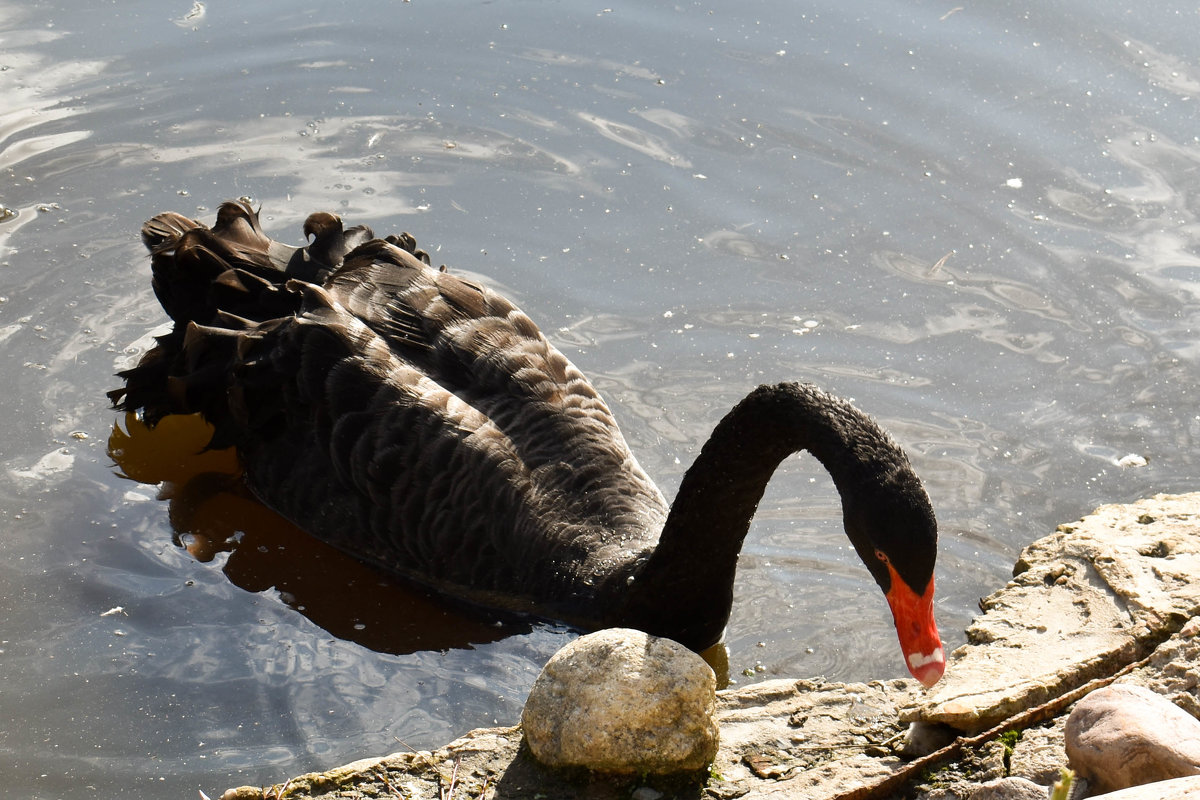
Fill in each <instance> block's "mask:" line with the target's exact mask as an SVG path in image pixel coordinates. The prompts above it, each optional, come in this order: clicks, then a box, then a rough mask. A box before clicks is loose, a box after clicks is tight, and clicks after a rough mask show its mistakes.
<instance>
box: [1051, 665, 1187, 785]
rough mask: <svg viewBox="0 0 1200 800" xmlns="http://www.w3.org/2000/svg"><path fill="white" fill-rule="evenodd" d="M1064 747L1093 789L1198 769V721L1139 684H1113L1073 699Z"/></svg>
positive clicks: (1185, 773) (1158, 778) (1160, 779)
mask: <svg viewBox="0 0 1200 800" xmlns="http://www.w3.org/2000/svg"><path fill="white" fill-rule="evenodd" d="M1066 747H1067V757H1068V758H1069V759H1070V761H1071V767H1072V769H1074V770H1075V771H1076V772H1077V773H1078V774H1079V775H1081V776H1083V777H1084V778H1086V779H1087V781H1088V783H1089V785H1090V787H1091V789H1092V791H1093V792H1113V791H1116V790H1118V789H1125V788H1127V787H1130V786H1138V785H1140V784H1143V783H1152V782H1154V781H1164V780H1167V779H1170V778H1180V777H1184V776H1188V775H1200V721H1197V720H1196V719H1195V718H1194V717H1192V716H1190V715H1189V714H1187V713H1186V712H1184V711H1183V710H1181V709H1180V708H1179V707H1177V706H1176V705H1174V704H1173V703H1171V702H1169V701H1168V700H1166V699H1164V698H1162V697H1161V696H1159V695H1157V694H1155V693H1154V692H1152V691H1150V690H1149V689H1145V688H1142V687H1141V686H1130V685H1126V684H1114V685H1112V686H1107V687H1105V688H1103V689H1097V690H1096V691H1094V692H1092V693H1091V694H1089V695H1088V696H1087V697H1085V698H1083V699H1082V700H1080V701H1079V702H1078V703H1076V704H1075V708H1073V709H1072V710H1071V715H1070V716H1069V717H1068V718H1067V728H1066Z"/></svg>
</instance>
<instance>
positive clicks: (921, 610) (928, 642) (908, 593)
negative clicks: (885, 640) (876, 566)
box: [887, 564, 946, 689]
mask: <svg viewBox="0 0 1200 800" xmlns="http://www.w3.org/2000/svg"><path fill="white" fill-rule="evenodd" d="M888 571H889V572H891V574H892V588H891V591H889V592H888V593H887V601H888V605H889V606H891V608H892V619H893V621H895V623H896V634H897V635H898V636H899V637H900V649H901V650H903V651H904V661H905V663H906V664H907V666H908V671H909V672H911V673H912V676H913V677H914V678H916V679H917V680H919V681H920V682H921V683H922V684H923V685H924V686H925V688H927V689H928V688H930V687H931V686H933V685H934V684H935V683H937V682H938V680H939V679H940V678H941V677H942V673H943V672H945V671H946V653H945V651H944V650H943V649H942V639H941V637H940V636H938V629H937V620H935V619H934V618H933V578H930V579H929V585H928V586H927V587H925V593H924V594H917V593H916V592H915V591H913V590H912V589H911V588H910V587H909V585H908V584H907V583H905V582H904V581H903V580H901V578H900V576H899V575H897V574H896V570H895V569H893V568H892V565H891V564H888Z"/></svg>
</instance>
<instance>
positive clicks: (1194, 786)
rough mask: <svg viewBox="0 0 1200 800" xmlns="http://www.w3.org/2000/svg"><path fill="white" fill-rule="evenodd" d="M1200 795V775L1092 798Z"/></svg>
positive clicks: (1172, 799) (1154, 799)
mask: <svg viewBox="0 0 1200 800" xmlns="http://www.w3.org/2000/svg"><path fill="white" fill-rule="evenodd" d="M1197 797H1200V777H1197V776H1193V777H1190V778H1173V779H1172V780H1169V781H1158V782H1157V783H1144V784H1142V785H1141V786H1134V787H1133V788H1130V789H1121V790H1120V791H1117V792H1110V793H1109V794H1094V795H1092V800H1196V798H1197Z"/></svg>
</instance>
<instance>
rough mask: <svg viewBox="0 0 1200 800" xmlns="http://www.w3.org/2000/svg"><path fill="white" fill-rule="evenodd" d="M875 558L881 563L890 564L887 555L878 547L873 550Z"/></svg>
mask: <svg viewBox="0 0 1200 800" xmlns="http://www.w3.org/2000/svg"><path fill="white" fill-rule="evenodd" d="M875 557H876V558H878V559H879V560H880V561H882V562H883V563H884V564H890V563H891V562H890V561H888V557H887V553H885V552H883V551H882V550H880V549H879V548H878V547H877V548H875Z"/></svg>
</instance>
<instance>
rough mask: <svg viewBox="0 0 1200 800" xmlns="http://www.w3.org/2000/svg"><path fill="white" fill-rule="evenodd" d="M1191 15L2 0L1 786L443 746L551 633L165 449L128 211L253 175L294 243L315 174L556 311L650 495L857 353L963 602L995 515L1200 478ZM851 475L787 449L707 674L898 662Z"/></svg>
mask: <svg viewBox="0 0 1200 800" xmlns="http://www.w3.org/2000/svg"><path fill="white" fill-rule="evenodd" d="M0 1H2V0H0ZM69 6H74V7H69ZM1127 7H1128V8H1127ZM1198 29H1200V14H1198V12H1197V11H1196V7H1195V4H1194V3H1192V4H1188V3H1179V2H1164V3H1151V4H1144V3H1143V4H1138V5H1137V7H1136V10H1134V9H1133V7H1132V6H1131V5H1130V4H1127V3H1115V2H1107V1H1102V2H1094V1H1089V2H1083V1H1082V0H1076V2H1050V3H1042V4H1035V5H1033V6H1031V5H1030V4H1027V3H1026V4H1018V3H1006V2H995V3H987V4H962V5H957V4H955V3H953V2H944V3H940V4H939V3H927V2H883V1H875V2H872V1H871V0H849V1H848V2H847V1H846V0H842V1H841V2H837V3H824V2H820V3H808V4H804V3H796V2H792V0H786V1H784V0H780V1H779V2H744V3H737V4H732V3H729V4H694V3H691V2H686V3H682V4H677V5H672V6H669V5H666V4H646V3H631V4H625V5H621V4H613V3H609V2H606V3H605V4H588V3H581V2H577V1H575V0H572V1H571V2H559V3H550V2H493V3H479V2H472V3H460V2H442V3H434V2H427V1H423V0H413V2H406V3H399V2H397V3H386V2H367V3H353V4H351V3H345V4H334V3H329V4H323V5H320V6H315V7H314V6H298V5H296V4H294V3H280V2H264V3H256V4H242V7H239V8H235V4H226V3H217V2H208V3H196V4H195V5H191V4H190V3H189V2H179V3H175V4H163V3H150V2H122V3H120V4H115V3H114V4H97V3H82V2H77V0H76V2H74V3H71V2H67V3H59V4H54V5H51V4H27V3H22V4H15V3H11V2H2V4H0V180H2V183H0V186H2V187H3V188H2V189H0V205H2V206H3V210H0V370H2V375H3V380H4V384H5V386H4V389H3V391H2V392H0V410H2V412H3V418H4V419H5V420H6V421H7V425H6V426H5V436H4V437H3V442H2V443H0V461H2V466H3V470H2V471H0V522H2V528H0V619H2V620H3V622H2V623H0V719H3V720H4V721H5V722H4V724H3V725H2V726H0V772H2V773H3V774H4V776H5V784H6V791H8V792H10V793H11V794H12V796H14V797H18V796H20V797H46V798H51V797H53V798H74V797H80V798H82V797H93V796H113V795H114V793H115V792H116V791H118V790H119V789H121V788H123V787H134V788H135V789H136V793H137V794H138V795H139V796H146V797H150V796H161V797H168V796H172V797H177V796H192V797H194V796H195V791H196V789H198V788H199V789H203V790H205V791H206V792H208V793H209V794H210V795H213V796H215V795H216V794H217V793H219V792H220V791H221V790H223V789H224V788H226V787H228V786H232V785H236V784H241V783H269V782H273V781H278V780H282V779H284V778H285V777H287V776H288V775H290V774H293V773H298V772H302V771H306V770H310V769H318V768H322V767H329V766H332V765H335V764H338V763H341V762H344V761H346V760H350V759H352V758H356V757H360V756H365V755H369V754H380V753H384V752H391V751H394V750H398V749H403V747H404V746H406V745H408V746H412V747H428V746H430V745H435V744H438V743H442V742H444V741H446V740H448V739H449V738H451V737H453V736H455V735H457V734H460V733H462V732H464V731H466V730H467V729H469V728H472V727H475V726H479V725H486V724H492V723H493V722H495V723H501V724H510V723H512V722H514V721H515V720H516V719H517V717H518V714H519V709H520V704H521V701H522V699H523V697H524V695H525V693H526V691H527V690H528V687H529V685H530V683H531V682H532V680H533V678H534V676H535V675H536V674H537V671H538V669H539V668H540V666H541V664H542V663H543V661H544V660H545V659H546V658H547V657H548V656H549V655H550V654H551V653H552V652H553V651H554V650H555V649H557V648H558V647H559V646H561V645H562V644H564V643H565V642H566V641H567V640H568V639H569V638H570V636H571V635H572V634H570V633H569V632H567V631H565V630H561V629H557V628H553V627H535V628H532V629H531V628H529V627H525V628H497V627H496V626H495V625H492V624H490V622H489V621H487V620H483V621H479V620H462V619H459V618H458V617H457V616H455V614H454V613H453V612H452V611H450V610H447V609H444V608H441V607H439V606H437V605H431V604H429V603H427V602H425V601H424V600H422V599H421V598H420V597H414V596H412V595H411V594H409V593H407V592H405V591H404V590H403V589H402V588H401V587H395V586H387V585H381V581H380V579H379V578H378V577H377V576H374V575H372V574H371V573H369V572H364V571H361V570H355V568H354V566H353V565H352V564H347V563H345V561H344V559H339V558H338V557H336V556H334V555H332V554H330V553H328V552H327V551H324V550H321V549H320V548H317V547H315V546H313V545H311V544H307V543H304V542H302V541H299V540H298V539H297V537H296V536H295V534H294V531H292V530H290V529H288V528H286V527H285V526H282V525H281V524H280V523H279V522H278V521H277V520H274V519H273V518H271V517H270V515H266V514H264V513H263V512H262V511H261V509H257V508H256V507H254V505H253V504H252V503H250V502H248V501H246V500H245V498H244V497H241V496H239V495H238V494H237V492H236V487H235V486H234V485H233V484H232V483H231V482H230V481H228V480H225V479H222V478H221V477H220V476H219V472H218V473H212V472H211V470H214V469H219V468H218V466H214V464H210V463H208V462H204V463H199V464H197V463H196V462H195V460H194V459H192V460H188V459H183V461H184V462H186V463H181V462H180V461H179V459H173V458H169V457H167V456H165V455H164V452H167V453H170V452H178V451H179V448H178V446H175V449H174V450H172V449H171V447H168V446H167V445H169V444H171V443H172V442H174V443H175V445H178V442H179V441H186V437H187V436H188V435H194V434H195V432H194V431H192V432H188V431H186V430H184V431H177V432H175V433H171V432H169V431H156V432H155V435H156V436H162V437H171V436H179V437H182V438H180V439H169V441H167V444H164V441H163V440H155V439H153V438H149V439H148V438H147V435H146V432H145V431H144V430H139V429H138V427H137V425H136V424H134V423H127V421H126V420H124V419H123V418H119V417H118V415H116V414H114V413H113V412H112V411H111V410H109V408H108V405H107V399H106V398H105V395H104V392H105V390H107V389H110V388H112V387H114V386H115V385H116V383H115V379H114V378H113V373H114V372H115V371H116V370H118V369H120V368H123V367H125V366H127V365H128V364H129V363H130V361H131V360H132V359H134V358H136V357H137V355H138V354H139V353H140V352H142V351H143V350H144V349H145V348H146V347H147V346H148V344H149V343H150V339H149V334H151V333H152V332H154V331H155V330H156V329H157V328H158V327H159V326H160V325H161V324H162V322H163V320H164V315H163V313H162V312H161V311H160V310H159V308H158V305H157V303H156V301H155V300H154V297H153V294H152V292H151V289H150V285H149V276H148V263H147V260H146V258H145V257H144V255H143V253H142V252H141V246H140V243H139V242H138V236H137V232H138V227H139V226H140V224H141V222H142V221H143V220H144V219H146V218H147V217H149V216H151V215H152V214H154V213H157V212H159V211H162V210H167V209H173V210H177V211H180V212H183V213H185V214H188V215H192V216H198V217H201V218H205V219H211V217H212V214H213V213H214V210H215V208H216V205H217V204H218V203H219V202H220V201H222V200H224V199H228V198H233V197H238V196H243V195H245V196H249V197H252V198H254V200H255V202H257V203H261V204H262V206H263V216H264V223H265V225H266V226H267V228H268V230H269V231H270V232H271V233H272V234H274V235H276V236H278V237H280V238H283V239H286V240H289V241H292V242H297V241H299V239H300V238H301V237H300V224H301V222H302V220H303V218H304V217H305V216H306V215H307V214H308V213H309V212H311V211H314V210H318V209H328V210H332V211H335V212H337V213H339V214H341V215H342V216H343V217H345V218H346V219H347V220H348V221H350V222H353V223H359V222H365V223H368V224H370V225H372V226H373V227H374V228H375V229H376V231H378V232H383V233H387V232H394V231H400V230H408V231H411V232H413V233H414V234H415V235H416V236H417V238H418V240H419V241H421V242H422V243H423V244H425V245H426V246H427V247H430V248H431V249H432V250H433V257H434V259H435V262H446V263H447V264H449V265H451V266H452V267H453V268H454V269H456V270H458V271H465V272H468V273H470V274H474V275H481V276H486V279H487V280H488V281H489V282H490V283H491V284H492V285H493V286H496V287H497V288H500V289H501V290H503V291H505V292H506V293H509V294H510V295H511V296H513V297H514V298H515V299H516V300H517V301H518V302H519V303H520V304H521V306H522V307H523V308H524V309H525V310H526V311H527V312H528V313H529V314H530V315H531V316H532V317H533V318H534V319H535V320H537V321H538V322H539V324H541V326H542V327H543V329H544V330H546V331H547V332H548V334H549V335H550V336H551V338H552V339H553V340H554V341H555V342H556V344H558V346H559V347H561V348H562V349H563V350H564V351H565V352H566V353H567V354H568V356H569V357H571V358H572V360H574V361H575V362H576V363H577V364H578V365H579V366H580V367H582V368H583V369H584V370H585V371H586V372H587V373H588V374H589V375H590V376H591V377H592V378H593V380H594V381H595V383H596V384H597V385H598V386H599V387H600V389H601V390H602V391H603V392H604V393H605V395H606V397H607V398H608V400H609V401H610V402H611V404H612V405H613V406H614V407H615V410H616V413H617V415H618V418H619V419H620V421H621V423H622V425H623V427H624V430H625V433H626V435H627V438H628V439H629V440H630V442H631V445H632V446H633V447H634V449H635V451H636V452H637V453H638V454H639V457H640V458H641V460H642V463H643V465H644V466H645V467H646V468H647V470H648V471H649V472H650V473H651V474H652V475H654V476H656V478H657V479H658V480H659V481H660V483H661V485H662V486H663V488H664V491H665V492H666V493H667V494H668V496H670V495H672V494H673V493H674V490H675V487H676V485H677V484H678V481H679V478H680V476H681V475H682V472H683V470H684V469H685V468H686V465H687V464H689V463H690V461H691V459H692V457H693V456H694V454H695V453H696V452H697V450H698V447H699V445H700V444H701V443H702V442H703V440H704V438H705V437H706V436H707V434H708V431H709V430H710V429H711V427H712V425H713V424H714V423H715V422H716V420H717V419H719V418H720V416H721V415H722V414H723V413H724V412H725V411H726V410H727V409H728V408H729V407H730V406H732V405H733V404H734V403H735V402H736V401H737V400H738V399H739V398H740V397H741V396H742V395H743V394H744V393H745V392H746V391H748V390H749V389H750V388H751V387H752V386H754V385H755V384H757V383H759V382H763V381H776V380H784V379H803V380H810V381H815V382H818V383H820V384H822V385H824V386H826V387H828V388H829V389H831V390H833V391H835V392H837V393H839V394H843V395H846V396H851V397H854V398H855V399H856V400H857V402H858V403H859V405H861V406H862V407H863V408H864V409H866V410H868V411H869V412H871V413H872V414H874V415H876V416H877V417H878V418H879V419H881V420H882V421H883V422H884V424H885V425H886V426H887V427H888V428H889V429H890V430H891V431H892V432H893V434H894V435H895V436H896V438H898V439H899V440H900V441H901V442H902V443H903V444H904V445H905V447H906V448H907V449H908V451H909V453H910V455H911V456H912V458H913V460H914V462H915V464H916V466H917V469H918V472H919V473H920V474H921V475H922V477H923V478H924V479H925V481H926V484H927V487H928V489H929V493H930V495H931V497H932V499H933V501H934V504H935V507H936V508H937V510H938V514H939V519H940V522H941V529H942V552H941V556H940V561H939V565H938V573H937V580H938V586H939V602H938V609H939V616H940V619H941V623H942V628H943V632H944V635H945V638H946V640H947V643H948V644H949V645H951V646H954V645H957V644H960V643H961V642H962V640H963V635H962V628H963V626H964V625H965V624H966V622H967V621H968V620H969V619H970V617H971V615H972V613H973V612H974V610H975V603H976V599H977V598H978V597H979V596H981V595H984V594H987V593H989V592H991V591H992V590H994V589H995V588H997V587H998V586H999V585H1000V584H1002V583H1003V581H1004V580H1005V578H1006V576H1007V575H1008V572H1009V569H1010V566H1011V563H1012V561H1013V559H1014V557H1015V555H1016V553H1017V551H1018V550H1019V549H1020V548H1021V547H1022V546H1023V545H1024V544H1027V543H1028V542H1029V541H1031V540H1032V539H1034V538H1036V537H1038V536H1040V535H1042V534H1045V533H1047V532H1048V531H1050V530H1052V529H1053V527H1054V526H1055V525H1056V524H1057V523H1059V522H1063V521H1067V520H1070V519H1072V518H1075V517H1077V516H1079V515H1080V514H1083V513H1086V512H1087V511H1089V510H1090V509H1091V508H1093V507H1094V506H1096V505H1098V504H1100V503H1104V502H1111V501H1126V500H1132V499H1135V498H1138V497H1141V496H1144V495H1147V494H1150V493H1154V492H1158V491H1182V490H1190V489H1194V488H1196V484H1197V479H1198V478H1200V464H1198V463H1197V460H1198V459H1197V452H1196V447H1195V439H1196V437H1197V434H1198V433H1200V416H1198V414H1200V412H1198V411H1197V407H1196V387H1197V378H1198V372H1200V370H1198V360H1200V349H1198V346H1197V335H1196V329H1197V326H1198V324H1200V302H1198V299H1197V295H1198V293H1200V221H1198V216H1197V214H1198V210H1200V199H1198V198H1200V139H1198V138H1197V135H1198V134H1200V128H1198V127H1197V125H1196V120H1197V119H1198V116H1197V103H1198V102H1200V68H1198V67H1197V66H1196V65H1197V64H1200V52H1198V51H1197V50H1198V45H1197V40H1196V37H1195V31H1196V30H1198ZM117 423H119V424H120V427H119V428H118V429H117V430H116V432H115V433H114V424H117ZM127 425H128V427H127ZM110 446H112V447H113V448H114V450H115V451H119V453H120V455H121V457H122V458H123V459H125V461H127V462H128V463H122V465H121V467H117V466H116V465H114V462H113V459H112V458H111V457H110V456H109V452H108V451H109V447H110ZM164 448H165V450H164ZM1128 454H1134V455H1138V456H1143V457H1145V458H1146V459H1148V460H1149V461H1148V464H1147V465H1146V466H1141V467H1136V466H1131V467H1121V466H1118V465H1117V461H1118V460H1119V459H1121V458H1122V457H1124V456H1126V455H1128ZM156 459H158V460H156ZM200 472H204V473H208V474H206V476H205V477H203V478H201V479H199V480H195V479H194V476H195V475H196V474H197V473H200ZM126 475H128V476H129V477H125V476H126ZM140 481H147V483H142V482H140ZM159 481H166V483H164V484H163V486H162V488H161V489H160V488H159V487H158V486H156V485H154V484H156V483H157V482H159ZM839 516H840V508H839V503H838V500H837V497H836V495H835V493H834V491H833V489H832V486H831V485H830V484H829V482H828V479H827V478H826V477H825V476H824V474H823V473H822V472H821V471H820V469H819V468H818V467H816V466H815V465H814V463H813V462H812V460H811V459H805V458H799V459H793V460H790V461H789V462H788V463H787V464H786V465H785V467H784V468H783V469H782V470H781V472H780V473H779V474H778V475H777V477H776V479H775V481H774V482H773V483H772V485H771V487H770V488H769V490H768V492H767V496H766V497H765V498H764V500H763V503H762V506H761V508H760V510H759V514H758V516H757V518H756V523H755V525H754V527H753V529H752V531H751V535H750V537H749V539H748V540H747V549H746V551H745V552H744V554H743V556H742V560H741V567H740V571H739V575H738V583H737V587H736V592H737V598H736V605H735V608H734V615H733V619H732V621H731V627H730V634H729V650H730V663H731V668H732V671H733V673H734V677H735V678H737V679H738V680H741V681H747V680H756V679H760V678H765V677H774V676H804V675H813V674H825V675H828V676H829V677H831V678H836V679H869V678H873V677H891V676H898V675H900V674H902V673H903V666H902V663H901V661H900V656H899V651H898V648H897V647H896V645H895V642H894V633H893V632H892V630H891V624H890V620H889V618H888V614H887V610H886V606H885V605H884V603H883V602H882V600H881V598H880V597H879V593H878V591H877V590H876V589H875V588H874V586H873V584H871V583H870V581H869V578H868V577H867V575H866V572H865V570H864V569H863V568H862V567H861V566H860V565H859V564H858V562H857V561H856V560H855V559H854V557H853V555H852V552H851V551H850V549H849V547H848V546H847V543H846V541H845V539H844V537H843V536H842V534H841V532H840V521H839ZM227 537H233V539H234V541H232V542H228V543H225V540H226V538H227ZM234 545H236V547H235V546H234ZM231 548H232V552H231ZM331 587H332V588H331ZM467 643H471V644H470V646H467ZM743 671H749V672H750V673H752V674H751V675H750V676H747V675H743V674H742V673H743ZM181 792H182V794H180V793H181Z"/></svg>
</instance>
